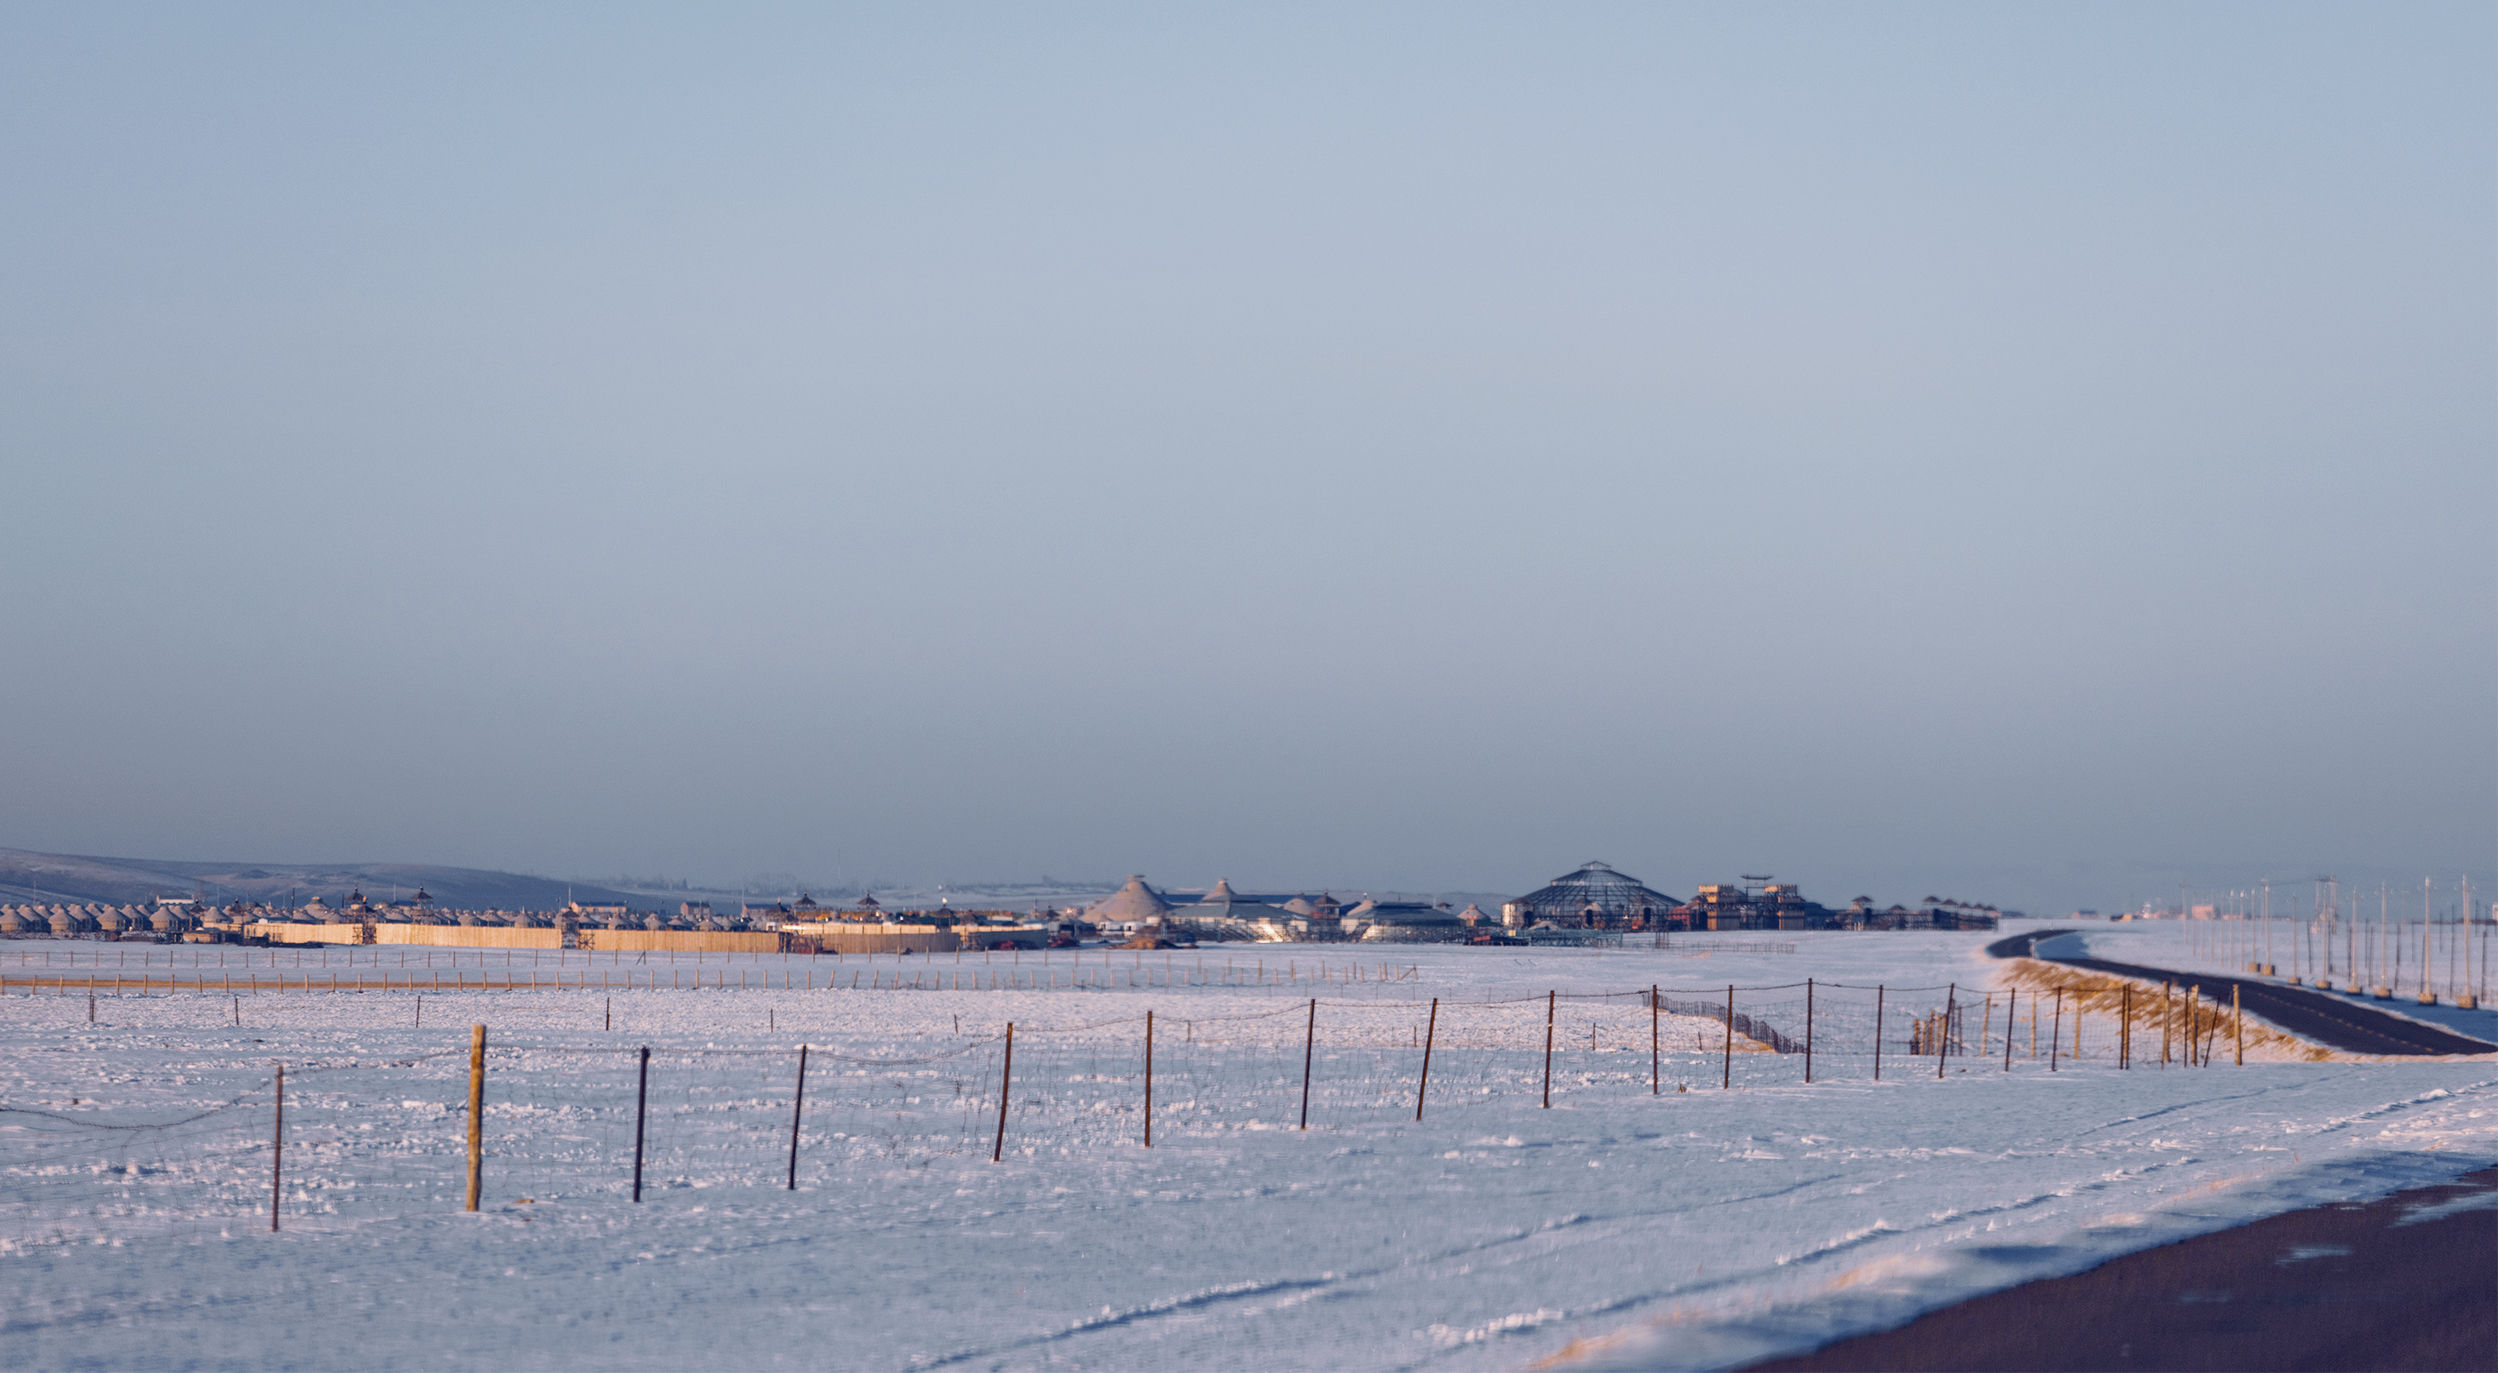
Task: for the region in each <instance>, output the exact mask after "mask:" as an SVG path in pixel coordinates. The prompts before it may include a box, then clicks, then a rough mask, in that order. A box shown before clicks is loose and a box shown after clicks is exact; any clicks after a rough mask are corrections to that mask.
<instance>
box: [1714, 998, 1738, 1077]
mask: <svg viewBox="0 0 2498 1373" xmlns="http://www.w3.org/2000/svg"><path fill="white" fill-rule="evenodd" d="M1734 1085H1735V984H1733V983H1731V982H1729V983H1727V984H1726V1071H1725V1074H1724V1076H1723V1077H1722V1078H1720V1080H1719V1081H1718V1084H1717V1086H1718V1090H1720V1091H1728V1090H1731V1089H1732V1088H1733V1087H1734Z"/></svg>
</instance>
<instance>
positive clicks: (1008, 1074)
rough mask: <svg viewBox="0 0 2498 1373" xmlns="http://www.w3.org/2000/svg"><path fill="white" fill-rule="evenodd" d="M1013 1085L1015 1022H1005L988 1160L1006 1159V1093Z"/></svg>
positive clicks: (998, 1161)
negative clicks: (993, 1135)
mask: <svg viewBox="0 0 2498 1373" xmlns="http://www.w3.org/2000/svg"><path fill="white" fill-rule="evenodd" d="M1014 1086H1015V1022H1014V1021H1011V1020H1010V1021H1007V1022H1006V1062H1005V1063H1004V1064H1003V1065H1001V1066H1000V1067H999V1068H998V1072H997V1145H996V1146H995V1147H994V1148H992V1149H990V1150H989V1162H991V1163H1002V1162H1004V1161H1005V1159H1006V1094H1007V1093H1008V1092H1010V1091H1012V1090H1013V1089H1014Z"/></svg>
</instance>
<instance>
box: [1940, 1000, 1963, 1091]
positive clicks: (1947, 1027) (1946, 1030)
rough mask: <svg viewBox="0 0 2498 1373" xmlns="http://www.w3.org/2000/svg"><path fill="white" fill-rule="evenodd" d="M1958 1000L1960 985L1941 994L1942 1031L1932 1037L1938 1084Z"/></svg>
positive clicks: (1948, 1048) (1949, 1043) (1948, 1051)
mask: <svg viewBox="0 0 2498 1373" xmlns="http://www.w3.org/2000/svg"><path fill="white" fill-rule="evenodd" d="M1959 1000H1960V984H1959V983H1957V982H1955V983H1953V984H1951V989H1950V990H1949V991H1946V992H1944V993H1943V1025H1942V1031H1941V1033H1939V1034H1937V1035H1935V1036H1934V1076H1935V1080H1936V1081H1938V1082H1939V1081H1941V1080H1942V1077H1943V1058H1944V1055H1946V1054H1948V1053H1950V1052H1951V1047H1952V1006H1953V1005H1954V1003H1956V1002H1958V1001H1959Z"/></svg>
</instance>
